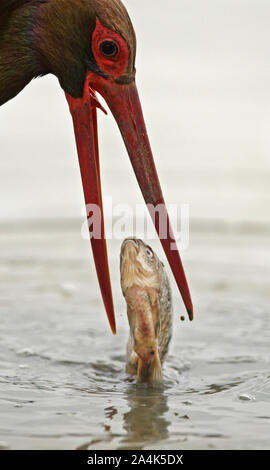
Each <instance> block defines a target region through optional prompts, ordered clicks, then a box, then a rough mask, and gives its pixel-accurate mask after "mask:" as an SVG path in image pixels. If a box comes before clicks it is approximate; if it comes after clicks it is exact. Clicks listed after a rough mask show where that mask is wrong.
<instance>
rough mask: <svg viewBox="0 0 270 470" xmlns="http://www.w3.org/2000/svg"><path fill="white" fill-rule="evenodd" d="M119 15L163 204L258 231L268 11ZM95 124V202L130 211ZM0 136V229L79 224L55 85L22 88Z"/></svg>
mask: <svg viewBox="0 0 270 470" xmlns="http://www.w3.org/2000/svg"><path fill="white" fill-rule="evenodd" d="M125 3H126V6H127V8H128V11H129V13H130V16H131V17H132V20H133V23H134V26H135V29H136V33H137V38H138V54H137V83H138V88H139V92H140V95H141V101H142V105H143V110H144V114H145V120H146V124H147V128H148V132H149V137H150V141H151V144H152V148H153V153H154V156H155V161H156V164H157V167H158V170H159V173H160V179H161V182H162V186H163V188H164V193H165V196H166V200H167V201H168V202H173V203H175V202H176V203H182V202H184V203H189V204H190V210H191V217H192V219H193V220H194V221H198V220H200V221H201V222H202V223H203V224H204V225H205V224H207V223H208V222H213V221H222V222H226V223H237V224H239V223H242V222H248V223H249V224H252V225H253V224H255V225H256V226H257V227H258V226H260V225H261V224H264V225H268V224H269V222H270V211H269V210H268V206H269V204H270V185H269V171H270V160H269V147H270V132H269V113H270V87H269V81H270V60H269V51H268V46H269V34H270V33H269V28H268V26H269V3H268V1H267V0H259V1H255V0H237V1H235V0H227V1H222V0H219V1H215V0H206V1H200V0H195V1H192V2H190V1H188V0H181V1H179V0H170V1H169V2H168V3H167V4H166V8H165V4H164V2H163V1H161V0H156V1H154V2H153V1H152V0H150V1H147V2H144V3H142V2H139V3H138V2H136V1H135V0H127V1H126V2H125ZM99 122H100V147H101V149H100V150H101V152H100V153H101V164H102V182H103V188H104V194H108V195H110V196H112V197H113V200H114V202H115V204H117V203H118V202H121V203H122V202H126V201H127V202H132V203H134V202H135V201H139V202H141V195H140V192H139V189H138V187H137V183H136V181H135V178H134V175H133V174H132V171H131V170H130V163H129V160H128V157H127V154H126V151H125V148H124V146H123V143H122V140H121V137H120V134H119V131H118V129H117V127H116V124H115V122H114V120H113V118H112V116H111V115H110V116H108V117H106V116H105V115H103V114H102V113H99ZM0 136H1V173H0V187H1V194H2V198H1V205H0V218H1V220H2V221H3V220H10V219H23V220H29V219H41V218H42V219H44V218H49V219H52V218H57V219H59V218H78V217H80V216H81V212H82V208H83V197H82V189H81V181H80V175H79V168H78V162H77V156H76V150H75V142H74V136H73V129H72V122H71V117H70V115H69V112H68V107H67V104H66V100H65V97H64V93H63V92H62V90H61V89H60V88H59V85H58V82H57V79H56V78H54V77H52V76H47V77H45V78H43V79H38V80H35V81H33V82H32V83H31V84H30V85H29V86H28V87H27V88H26V89H25V90H24V91H23V92H22V93H20V94H19V95H18V96H17V97H16V99H14V100H12V101H10V102H9V103H7V104H5V105H4V106H3V107H2V109H1V116H0ZM120 181H121V185H119V182H120Z"/></svg>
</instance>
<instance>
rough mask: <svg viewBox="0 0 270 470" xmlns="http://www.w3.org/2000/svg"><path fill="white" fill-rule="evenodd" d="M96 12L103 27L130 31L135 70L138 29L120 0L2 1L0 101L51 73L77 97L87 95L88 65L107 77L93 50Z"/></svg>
mask: <svg viewBox="0 0 270 470" xmlns="http://www.w3.org/2000/svg"><path fill="white" fill-rule="evenodd" d="M104 6H105V8H104ZM115 8H116V11H117V12H118V15H115V17H114V15H113V11H114V9H115ZM97 17H98V18H99V19H100V20H101V21H102V23H103V24H104V26H106V25H107V24H109V23H111V24H110V29H112V30H114V31H116V32H121V34H123V32H124V33H126V37H127V39H128V40H129V41H130V44H131V46H132V53H131V54H130V61H129V67H130V68H131V69H134V60H135V54H134V51H133V49H134V50H135V49H136V47H135V43H136V39H135V33H134V31H133V27H132V24H131V21H130V19H129V16H128V14H127V12H126V9H125V8H124V6H123V5H122V4H121V3H119V2H118V1H117V0H107V1H106V2H104V1H102V0H21V1H19V0H11V2H8V1H7V0H0V18H1V19H0V105H1V104H3V103H5V102H6V101H8V100H9V99H11V98H13V97H14V96H15V95H16V94H17V93H19V92H20V91H21V90H22V89H23V88H24V87H25V86H26V85H27V84H28V83H29V81H30V80H32V79H33V78H35V77H38V76H42V75H46V74H48V73H52V74H54V75H56V77H57V78H58V79H59V82H60V85H61V87H62V88H63V89H64V91H65V92H67V93H69V94H70V95H71V96H73V97H74V98H79V97H81V96H82V94H83V86H84V82H85V78H86V71H87V70H91V71H93V72H94V73H96V74H98V75H100V76H104V77H106V74H105V73H104V72H103V71H102V70H100V68H99V66H98V64H97V63H96V60H95V59H94V56H93V53H92V49H91V36H92V34H93V31H94V29H95V26H96V18H97ZM123 26H124V27H123ZM119 29H120V31H119Z"/></svg>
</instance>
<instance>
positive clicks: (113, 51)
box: [92, 18, 129, 78]
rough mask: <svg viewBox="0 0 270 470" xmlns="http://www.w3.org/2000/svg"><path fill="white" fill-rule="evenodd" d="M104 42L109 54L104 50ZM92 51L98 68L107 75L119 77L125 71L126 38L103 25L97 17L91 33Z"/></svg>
mask: <svg viewBox="0 0 270 470" xmlns="http://www.w3.org/2000/svg"><path fill="white" fill-rule="evenodd" d="M105 43H106V47H107V46H109V47H108V49H110V50H109V52H110V55H109V54H106V50H105V51H104V48H103V46H104V45H105ZM92 52H93V55H94V57H95V59H96V62H97V64H98V66H99V68H100V70H102V71H103V72H105V74H106V75H108V77H113V78H114V77H119V76H121V75H122V74H124V73H125V71H126V68H127V65H128V58H129V49H128V45H127V43H126V40H125V39H124V38H123V37H122V36H121V35H120V34H119V33H116V32H115V31H112V30H110V29H108V28H106V27H105V26H103V25H102V24H101V23H100V21H99V19H98V18H97V19H96V28H95V31H94V32H93V35H92ZM104 52H105V54H104Z"/></svg>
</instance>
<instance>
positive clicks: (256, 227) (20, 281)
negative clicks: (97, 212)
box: [0, 0, 270, 449]
mask: <svg viewBox="0 0 270 470" xmlns="http://www.w3.org/2000/svg"><path fill="white" fill-rule="evenodd" d="M125 3H126V4H127V6H128V8H129V11H130V13H131V16H132V18H133V20H134V24H135V26H136V30H137V36H138V60H137V70H138V78H137V81H138V87H139V90H140V95H141V98H142V103H143V108H144V112H145V118H146V122H147V127H148V130H149V134H150V139H151V143H152V147H153V153H154V155H155V160H156V163H157V166H158V170H159V174H160V179H161V183H162V187H163V190H164V193H165V196H166V200H167V201H168V202H171V203H177V204H180V203H182V202H183V203H188V204H189V205H190V215H191V225H190V234H191V237H190V245H189V248H188V249H187V250H186V251H185V252H184V253H183V261H184V265H185V269H186V271H187V275H188V278H189V279H190V285H191V291H192V297H193V301H194V306H195V320H194V322H193V323H189V322H188V321H187V320H186V321H185V322H181V321H180V316H181V315H183V314H184V308H183V305H182V302H181V299H180V296H179V294H178V292H177V289H176V286H175V284H174V282H173V281H172V287H173V296H174V309H175V317H174V334H173V340H172V344H171V349H170V354H169V357H168V360H167V362H166V364H165V370H164V377H165V380H164V386H163V387H162V388H160V389H153V388H149V387H145V386H137V385H136V384H135V383H134V382H133V381H131V380H130V379H129V377H127V376H126V374H125V347H126V341H127V337H128V324H127V318H126V312H125V302H124V299H123V297H122V294H121V291H120V278H119V260H118V257H119V252H120V246H121V242H122V240H118V241H117V240H113V241H110V242H109V257H110V265H111V272H112V281H113V292H114V300H115V309H116V316H117V328H118V333H117V336H116V337H113V336H112V335H111V333H110V330H109V327H108V322H107V320H106V316H105V313H104V308H103V306H102V304H101V299H100V294H99V290H98V286H97V280H96V275H95V270H94V267H93V263H92V258H91V255H90V254H89V243H88V242H86V241H84V240H82V238H81V220H80V219H79V217H80V214H81V213H83V197H82V189H81V182H80V175H79V168H78V163H77V158H76V150H75V143H74V137H73V131H72V123H71V118H70V116H69V114H68V110H67V105H66V103H65V98H64V95H63V93H61V92H60V90H59V86H58V83H57V80H56V79H55V78H53V77H45V78H42V79H40V80H35V81H34V82H33V83H31V84H30V85H29V86H28V87H27V88H26V89H25V90H24V91H23V92H22V93H21V94H20V95H19V96H18V97H16V99H14V100H12V101H11V102H9V103H7V104H6V105H5V106H3V107H2V108H1V112H0V142H1V149H0V151H1V158H0V169H1V171H0V188H1V202H0V315H1V328H0V441H1V442H0V447H2V448H11V449H52V448H54V449H77V448H89V449H107V448H108V449H115V448H117V449H120V448H121V449H122V448H132V449H134V448H140V449H142V448H144V449H154V448H157V447H159V448H163V449H170V448H182V449H193V448H201V449H221V448H222V449H228V448H233V449H238V448H245V449H254V448H261V449H262V448H264V449H269V447H270V444H269V435H270V372H269V360H270V353H269V340H270V337H269V336H270V333H269V331H270V328H269V326H270V325H269V322H270V319H269V318H270V317H269V297H270V293H269V281H270V268H269V265H270V249H269V233H270V217H269V204H270V186H269V178H270V165H269V148H270V140H269V109H270V108H269V106H270V93H269V82H270V62H269V46H268V45H269V39H270V38H269V36H270V31H269V21H268V18H269V13H270V11H269V10H270V5H269V1H268V0H220V1H219V2H216V0H204V1H203V2H200V1H196V2H190V1H188V0H181V1H179V0H170V2H167V3H164V2H163V1H161V0H148V1H147V2H144V4H143V7H142V5H141V2H137V1H135V0H127V1H126V2H125ZM153 11H154V12H155V15H154V19H153ZM161 58H162V60H161ZM52 110H53V112H51V111H52ZM99 114H101V113H99ZM99 118H100V119H99V120H100V124H101V126H100V127H101V132H100V137H101V138H100V143H101V170H102V184H103V188H104V194H105V195H107V196H109V197H112V198H113V203H114V204H118V203H123V202H124V203H127V202H128V203H130V204H132V205H134V204H135V203H136V202H142V198H141V195H140V192H139V190H138V187H137V183H136V181H135V178H134V175H133V174H132V172H131V168H130V164H129V162H128V157H127V155H126V151H125V149H124V147H123V144H122V142H121V138H120V136H119V132H118V130H117V129H116V126H115V125H114V124H113V119H112V117H105V116H103V115H100V116H99ZM151 244H152V245H153V247H154V248H156V249H157V251H158V254H159V256H160V257H162V258H163V254H162V252H161V250H160V247H159V244H158V243H157V242H155V243H152V242H151Z"/></svg>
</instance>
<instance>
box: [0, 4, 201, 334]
mask: <svg viewBox="0 0 270 470" xmlns="http://www.w3.org/2000/svg"><path fill="white" fill-rule="evenodd" d="M135 55H136V37H135V33H134V29H133V26H132V23H131V20H130V18H129V15H128V13H127V11H126V9H125V7H124V5H123V4H122V3H121V1H120V0H0V105H2V104H4V103H6V102H7V101H8V100H10V99H12V98H13V97H14V96H16V95H17V94H18V93H19V92H20V91H21V90H22V89H23V88H24V87H25V86H26V85H27V84H28V83H29V82H30V81H31V80H32V79H33V78H35V77H39V76H43V75H46V74H48V73H52V74H54V75H55V76H56V77H57V78H58V80H59V83H60V86H61V88H62V89H63V91H64V92H65V96H66V99H67V102H68V105H69V109H70V112H71V115H72V119H73V124H74V132H75V138H76V145H77V151H78V157H79V163H80V170H81V177H82V183H83V189H84V196H85V202H86V206H87V207H89V206H88V205H91V204H97V205H98V206H99V207H100V211H101V228H100V234H101V236H100V237H96V238H95V237H93V236H91V237H90V238H91V244H92V251H93V256H94V261H95V265H96V271H97V275H98V280H99V285H100V289H101V293H102V297H103V301H104V305H105V309H106V312H107V316H108V319H109V322H110V325H111V329H112V331H113V333H115V316H114V308H113V299H112V291H111V283H110V274H109V268H108V256H107V248H106V239H105V234H104V222H103V210H102V196H101V183H100V171H99V152H98V135H97V113H96V108H97V107H100V104H99V102H98V99H97V97H96V92H98V93H99V94H100V95H101V96H102V97H103V98H104V99H105V101H106V102H107V104H108V106H109V108H110V110H111V112H112V114H113V116H114V118H115V119H116V122H117V124H118V127H119V129H120V132H121V134H122V137H123V140H124V142H125V145H126V148H127V152H128V154H129V157H130V160H131V164H132V166H133V169H134V172H135V175H136V178H137V181H138V183H139V186H140V188H141V191H142V194H143V197H144V200H145V202H146V204H147V205H151V207H152V208H157V206H158V207H159V210H158V211H156V212H155V211H153V210H152V211H150V213H151V216H152V219H153V222H154V224H155V227H156V230H157V232H158V235H159V237H160V240H161V243H162V246H163V249H164V251H165V254H166V256H167V259H168V262H169V264H170V266H171V269H172V272H173V274H174V277H175V280H176V282H177V285H178V288H179V290H180V292H181V295H182V298H183V300H184V303H185V306H186V309H187V312H188V314H189V318H190V320H192V319H193V307H192V302H191V297H190V293H189V288H188V284H187V280H186V277H185V273H184V269H183V266H182V263H181V259H180V255H179V252H178V251H177V250H175V249H172V245H171V244H174V243H175V240H174V235H173V232H172V230H171V226H170V221H169V217H168V213H167V210H166V206H165V203H164V199H163V195H162V191H161V187H160V183H159V179H158V175H157V172H156V168H155V164H154V160H153V156H152V152H151V147H150V143H149V140H148V136H147V131H146V127H145V123H144V119H143V114H142V109H141V105H140V100H139V95H138V92H137V88H136V84H135ZM149 207H150V206H149ZM162 224H163V225H162ZM162 226H163V229H162V230H164V227H166V229H167V230H166V232H165V233H167V236H161V233H160V230H161V229H160V227H162ZM163 233H164V232H163Z"/></svg>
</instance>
